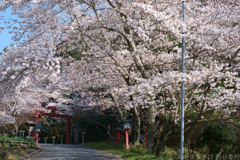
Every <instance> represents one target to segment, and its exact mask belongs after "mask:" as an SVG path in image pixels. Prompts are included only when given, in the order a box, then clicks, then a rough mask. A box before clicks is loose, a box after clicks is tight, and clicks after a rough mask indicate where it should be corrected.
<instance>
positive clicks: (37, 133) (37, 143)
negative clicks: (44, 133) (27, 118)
mask: <svg viewBox="0 0 240 160" xmlns="http://www.w3.org/2000/svg"><path fill="white" fill-rule="evenodd" d="M35 135H36V145H38V132H36V133H35Z"/></svg>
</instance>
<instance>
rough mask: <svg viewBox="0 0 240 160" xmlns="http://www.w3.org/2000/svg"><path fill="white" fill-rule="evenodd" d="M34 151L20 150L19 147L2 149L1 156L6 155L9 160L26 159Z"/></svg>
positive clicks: (0, 150) (0, 148)
mask: <svg viewBox="0 0 240 160" xmlns="http://www.w3.org/2000/svg"><path fill="white" fill-rule="evenodd" d="M34 151H35V149H28V148H20V147H19V146H16V147H0V155H4V156H5V155H6V156H7V159H8V160H17V159H19V158H21V157H24V156H26V155H28V154H30V153H32V152H34ZM0 159H1V158H0Z"/></svg>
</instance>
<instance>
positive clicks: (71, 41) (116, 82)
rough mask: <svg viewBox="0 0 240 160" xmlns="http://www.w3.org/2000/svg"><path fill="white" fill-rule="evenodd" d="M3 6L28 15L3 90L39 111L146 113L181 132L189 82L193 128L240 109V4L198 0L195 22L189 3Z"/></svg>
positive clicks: (111, 0)
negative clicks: (49, 105) (168, 120)
mask: <svg viewBox="0 0 240 160" xmlns="http://www.w3.org/2000/svg"><path fill="white" fill-rule="evenodd" d="M0 5H1V10H4V9H5V8H7V7H11V8H12V11H13V14H17V15H18V16H19V18H20V19H19V20H13V21H10V23H14V22H16V23H18V24H19V26H18V27H12V33H14V34H15V36H14V37H13V39H14V40H16V41H19V40H21V43H20V42H19V44H18V45H16V46H12V47H8V48H7V50H8V51H7V52H3V55H2V57H1V59H0V74H1V77H0V84H1V90H2V91H3V92H5V91H12V90H14V92H15V93H16V94H17V95H19V96H21V97H22V99H24V100H26V101H28V100H29V99H32V100H33V99H34V100H36V101H38V102H39V103H40V102H43V101H46V99H47V98H49V97H54V98H55V99H57V103H59V106H61V105H62V104H68V103H69V104H70V103H71V104H74V103H75V105H76V106H78V107H79V106H102V107H112V106H118V107H120V108H121V109H122V110H125V109H126V110H130V109H136V108H138V109H146V110H147V112H146V115H145V116H146V117H147V119H148V122H149V125H151V124H156V122H155V117H157V116H159V115H165V116H169V117H172V118H173V121H174V123H175V124H177V123H179V121H180V115H179V113H180V89H181V87H180V85H181V78H182V77H184V80H185V81H186V88H185V103H186V105H185V111H186V112H192V111H194V112H193V114H192V116H190V117H187V119H188V122H187V123H186V124H191V123H192V121H193V122H197V121H199V122H200V121H201V122H203V121H204V120H203V119H204V116H205V115H207V114H208V113H210V112H211V111H214V110H219V109H225V111H226V113H228V114H230V113H231V112H236V111H237V110H238V108H239V99H240V92H239V90H240V78H239V70H240V63H239V61H240V24H239V19H240V4H239V1H228V2H219V3H214V2H211V1H206V2H204V3H201V2H199V1H193V0H191V1H188V2H187V3H186V9H187V11H186V14H187V16H186V22H185V23H183V22H182V15H181V11H182V8H181V7H182V6H181V1H180V0H169V1H166V0H148V1H144V0H124V1H123V0H117V1H116V0H84V1H82V0H61V1H59V0H34V1H26V0H18V1H17V0H7V1H2V3H1V4H0ZM182 33H184V34H182ZM182 36H185V37H186V57H185V61H186V63H185V67H186V73H185V74H184V75H183V74H182V73H181V53H182V49H181V45H182ZM70 52H74V53H75V54H78V55H80V57H79V58H74V57H72V56H70V54H69V53H70ZM60 57H65V58H60ZM44 85H45V86H44ZM65 94H68V95H72V99H71V100H68V99H67V98H66V96H65ZM23 95H24V96H23ZM73 95H74V96H73ZM44 98H45V99H44ZM65 107H66V105H65ZM135 113H136V114H138V113H137V110H135ZM149 113H151V116H150V117H149ZM201 117H202V118H201ZM206 121H208V120H206Z"/></svg>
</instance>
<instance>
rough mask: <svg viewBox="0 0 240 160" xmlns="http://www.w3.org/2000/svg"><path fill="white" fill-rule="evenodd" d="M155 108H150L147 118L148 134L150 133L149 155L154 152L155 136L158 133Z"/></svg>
mask: <svg viewBox="0 0 240 160" xmlns="http://www.w3.org/2000/svg"><path fill="white" fill-rule="evenodd" d="M154 112H155V106H149V108H148V109H147V111H146V117H147V133H148V137H147V138H148V153H152V154H153V152H154V134H155V131H156V128H155V127H156V126H155V116H154Z"/></svg>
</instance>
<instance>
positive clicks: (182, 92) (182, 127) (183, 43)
mask: <svg viewBox="0 0 240 160" xmlns="http://www.w3.org/2000/svg"><path fill="white" fill-rule="evenodd" d="M185 2H186V0H182V86H181V142H180V143H181V154H180V160H183V157H184V73H185V66H184V63H185V35H184V34H185V32H186V31H185V26H184V25H185V24H184V23H185Z"/></svg>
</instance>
